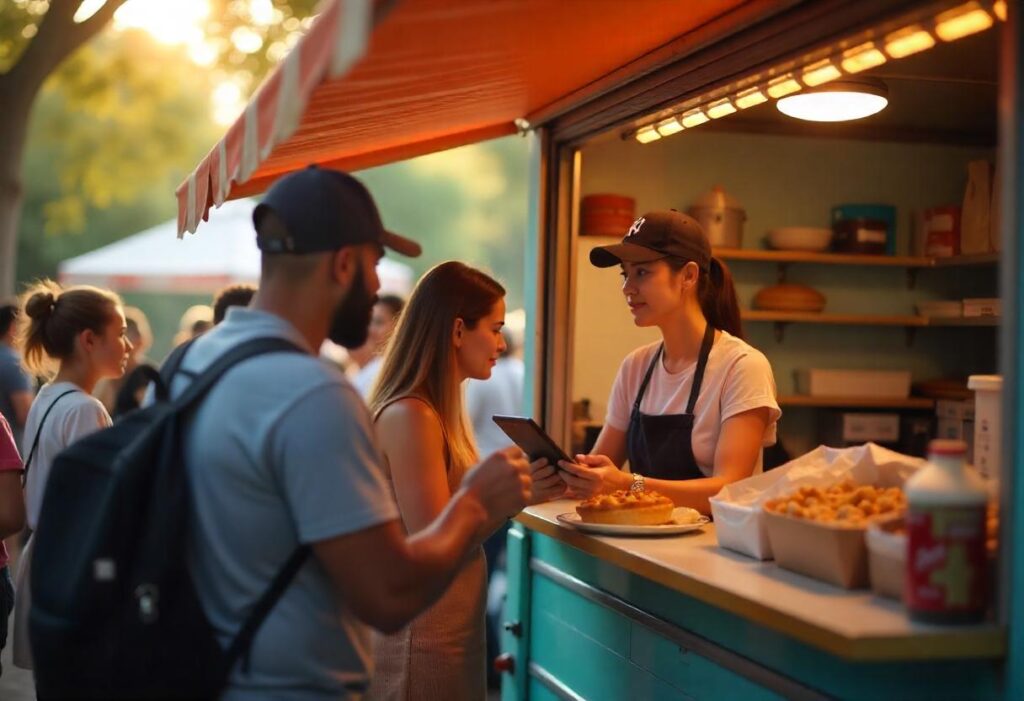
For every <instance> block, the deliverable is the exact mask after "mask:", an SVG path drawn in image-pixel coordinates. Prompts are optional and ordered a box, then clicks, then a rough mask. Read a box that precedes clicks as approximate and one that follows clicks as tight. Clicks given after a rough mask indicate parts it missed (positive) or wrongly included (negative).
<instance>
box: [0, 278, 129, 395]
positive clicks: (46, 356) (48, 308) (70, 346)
mask: <svg viewBox="0 0 1024 701" xmlns="http://www.w3.org/2000/svg"><path fill="white" fill-rule="evenodd" d="M20 306H21V309H22V314H21V315H20V316H19V318H18V346H19V347H20V348H21V352H22V358H23V360H22V362H23V363H24V365H25V368H26V369H28V371H29V372H31V373H32V374H34V375H41V376H44V377H50V376H52V375H53V374H54V373H55V372H56V369H57V368H56V366H57V364H58V363H59V362H60V361H62V360H66V359H68V358H70V357H71V356H72V354H73V353H74V352H75V339H76V338H77V337H78V334H80V333H81V332H82V331H85V330H86V329H89V330H90V331H92V332H93V333H97V334H101V335H102V334H103V333H104V332H105V331H106V326H107V324H109V323H110V319H111V316H112V315H113V314H114V312H115V311H116V310H117V309H118V308H119V307H121V306H122V305H121V298H120V297H118V296H117V294H115V293H114V292H111V291H110V290H101V289H99V288H98V287H90V286H88V285H78V286H75V287H69V288H67V289H64V288H63V287H61V286H60V285H58V284H57V283H56V282H54V281H53V280H40V281H38V282H36V283H35V284H34V285H32V286H31V287H29V288H28V290H26V291H25V293H24V294H23V295H22V296H21V299H20Z"/></svg>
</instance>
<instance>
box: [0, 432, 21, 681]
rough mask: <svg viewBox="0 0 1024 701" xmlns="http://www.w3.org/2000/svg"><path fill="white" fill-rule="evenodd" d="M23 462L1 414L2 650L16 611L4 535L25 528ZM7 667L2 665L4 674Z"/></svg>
mask: <svg viewBox="0 0 1024 701" xmlns="http://www.w3.org/2000/svg"><path fill="white" fill-rule="evenodd" d="M21 474H22V464H21V455H19V454H18V447H17V446H16V445H15V444H14V435H13V434H12V433H11V426H10V424H9V423H7V419H5V418H4V417H3V415H2V414H0V650H3V649H4V647H5V646H6V645H7V619H8V618H9V617H10V615H11V611H13V610H14V581H13V580H12V579H11V570H10V567H9V566H8V563H9V562H10V557H9V556H8V554H7V548H6V546H5V545H4V538H7V537H9V536H13V535H16V534H18V533H20V532H21V529H22V528H24V527H25V498H24V496H23V495H22V490H21ZM2 674H3V668H0V675H2Z"/></svg>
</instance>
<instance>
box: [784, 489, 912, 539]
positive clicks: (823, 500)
mask: <svg viewBox="0 0 1024 701" xmlns="http://www.w3.org/2000/svg"><path fill="white" fill-rule="evenodd" d="M764 508H765V509H766V510H767V511H774V512H775V513H779V514H786V515H787V516H793V517H795V518H803V519H807V520H809V521H818V522H820V523H831V524H835V525H842V526H859V527H863V526H865V525H866V524H867V522H868V521H872V520H875V519H877V518H881V517H889V516H895V515H897V514H902V513H903V512H905V511H906V508H907V498H906V496H905V495H904V494H903V490H902V489H900V488H899V487H889V488H884V487H875V486H872V485H858V484H856V483H855V482H853V480H849V479H847V480H844V481H842V482H840V483H839V484H836V485H833V486H831V487H826V488H821V487H800V489H798V490H797V491H795V492H793V493H792V494H788V495H786V496H782V497H778V498H776V499H770V500H768V501H767V502H765V505H764Z"/></svg>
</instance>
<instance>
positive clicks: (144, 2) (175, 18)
mask: <svg viewBox="0 0 1024 701" xmlns="http://www.w3.org/2000/svg"><path fill="white" fill-rule="evenodd" d="M90 1H91V0H90ZM86 4H88V2H86V3H83V4H82V6H83V7H84V6H85V5H86ZM100 4H102V3H100ZM209 14H210V3H209V0H175V1H174V2H167V0H129V1H128V2H126V3H125V4H124V5H122V6H121V9H119V10H118V11H117V12H116V13H115V14H114V26H115V27H117V28H118V29H129V28H132V29H142V30H144V31H146V32H147V33H149V34H150V35H152V36H153V38H154V39H156V40H157V41H159V42H160V43H162V44H168V45H175V44H190V45H191V44H194V43H199V42H201V41H202V39H203V29H202V27H203V22H204V20H206V18H207V17H208V16H209Z"/></svg>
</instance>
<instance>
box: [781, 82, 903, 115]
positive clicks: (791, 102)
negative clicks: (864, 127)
mask: <svg viewBox="0 0 1024 701" xmlns="http://www.w3.org/2000/svg"><path fill="white" fill-rule="evenodd" d="M887 104H889V98H888V90H887V89H886V87H885V83H883V82H882V81H880V80H868V79H863V78H852V79H845V80H837V81H835V82H832V83H829V84H828V85H825V86H822V87H820V88H814V89H812V90H807V91H805V92H802V93H800V94H799V95H791V96H788V97H784V98H783V99H781V100H779V101H778V102H777V103H775V106H776V107H778V108H779V111H780V112H782V113H783V114H785V115H788V116H790V117H795V118H796V119H805V120H808V121H811V122H847V121H851V120H854V119H863V118H864V117H869V116H871V115H873V114H876V113H878V112H881V111H882V110H883V109H885V106H886V105H887Z"/></svg>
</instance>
